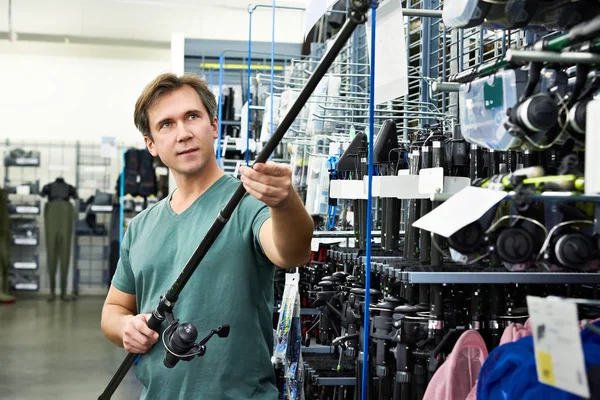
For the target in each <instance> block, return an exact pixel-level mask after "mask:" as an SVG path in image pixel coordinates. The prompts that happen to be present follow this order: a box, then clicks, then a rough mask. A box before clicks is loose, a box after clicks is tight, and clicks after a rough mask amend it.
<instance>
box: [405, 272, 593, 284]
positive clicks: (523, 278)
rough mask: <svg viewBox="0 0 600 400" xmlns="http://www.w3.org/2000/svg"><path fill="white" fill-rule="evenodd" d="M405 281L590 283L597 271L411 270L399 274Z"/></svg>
mask: <svg viewBox="0 0 600 400" xmlns="http://www.w3.org/2000/svg"><path fill="white" fill-rule="evenodd" d="M400 275H401V279H402V281H404V282H406V283H413V284H417V283H426V284H444V283H447V284H512V283H521V284H586V283H587V284H591V283H600V274H599V273H570V272H508V271H507V272H412V271H405V272H402V273H401V274H400Z"/></svg>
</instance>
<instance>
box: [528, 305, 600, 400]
mask: <svg viewBox="0 0 600 400" xmlns="http://www.w3.org/2000/svg"><path fill="white" fill-rule="evenodd" d="M527 308H528V309H529V315H530V322H531V328H532V332H533V346H534V350H535V365H536V369H537V375H538V380H539V381H540V382H542V383H545V384H546V385H550V386H554V387H556V388H558V389H562V390H565V391H567V392H569V393H573V394H576V395H578V396H581V397H584V398H589V397H590V390H589V386H588V381H587V375H586V370H585V363H584V358H583V348H582V346H581V337H580V331H579V321H578V319H577V305H576V304H575V303H572V302H569V301H566V300H563V299H560V298H556V297H548V298H541V297H534V296H527Z"/></svg>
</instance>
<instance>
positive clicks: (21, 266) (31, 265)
mask: <svg viewBox="0 0 600 400" xmlns="http://www.w3.org/2000/svg"><path fill="white" fill-rule="evenodd" d="M13 267H14V268H15V269H37V264H36V263H34V262H16V263H14V264H13Z"/></svg>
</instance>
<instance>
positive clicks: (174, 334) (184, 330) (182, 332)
mask: <svg viewBox="0 0 600 400" xmlns="http://www.w3.org/2000/svg"><path fill="white" fill-rule="evenodd" d="M371 6H372V1H371V0H351V1H350V10H349V15H348V18H347V19H346V22H345V23H344V25H343V26H342V28H341V30H340V31H339V33H338V35H337V37H336V39H335V40H334V41H333V44H332V46H331V48H330V49H329V50H328V51H327V53H325V55H324V56H323V58H322V60H321V62H320V63H319V64H318V65H317V67H316V69H315V71H314V72H313V73H312V75H311V76H310V78H309V79H308V81H307V82H306V85H305V86H304V88H303V89H302V91H301V92H300V94H299V95H298V98H297V99H296V101H295V102H294V104H293V105H292V107H291V108H290V111H289V112H288V113H287V114H286V116H285V117H284V118H283V120H282V121H281V123H280V124H279V126H278V127H277V130H276V131H275V132H274V133H273V136H271V138H270V139H269V141H268V142H267V143H266V144H265V147H264V148H263V150H262V151H261V152H260V153H259V154H258V156H257V157H256V160H255V161H254V164H256V163H264V162H266V161H267V160H268V159H269V157H270V156H271V154H272V153H273V151H275V149H276V148H277V146H278V145H279V143H280V142H281V140H282V139H283V136H284V135H285V133H286V132H287V131H288V129H289V128H290V126H291V125H292V123H293V122H294V120H295V119H296V117H297V116H298V115H299V114H300V111H301V110H302V108H303V107H304V105H305V104H306V102H307V101H308V99H309V98H310V96H311V94H312V93H313V91H314V90H315V88H316V87H317V85H318V84H319V82H320V81H321V79H322V78H323V76H325V74H326V73H327V70H328V69H329V67H330V66H331V65H332V64H333V62H334V60H335V59H336V58H337V56H338V55H339V53H340V52H341V50H342V48H343V47H344V45H345V44H346V42H347V41H348V40H349V39H350V37H351V36H352V33H354V31H355V30H356V28H357V27H358V26H359V25H361V24H364V23H365V22H366V21H367V12H368V11H369V9H370V8H371ZM245 194H246V189H245V188H244V186H243V184H241V183H240V185H239V186H238V188H237V189H236V191H235V192H234V193H233V195H232V196H231V198H230V199H229V201H228V202H227V204H226V205H225V207H223V209H222V210H221V211H220V212H219V214H218V216H217V218H216V219H215V220H214V222H213V223H212V225H211V226H210V228H209V230H208V232H207V233H206V236H205V237H204V238H203V239H202V241H201V242H200V244H199V245H198V247H197V248H196V250H195V251H194V253H193V254H192V256H191V257H190V259H189V260H188V262H187V263H186V265H185V267H184V268H183V270H182V271H181V273H180V274H179V276H178V277H177V280H176V281H175V282H174V283H173V285H172V286H171V288H170V289H169V290H168V291H167V293H166V294H165V295H164V296H161V298H160V301H159V303H158V305H157V306H156V308H155V309H154V311H153V312H152V315H151V317H150V318H149V319H148V327H149V328H150V329H152V330H153V331H155V332H158V331H159V330H160V327H161V325H162V323H163V322H164V321H165V320H167V322H168V324H169V325H168V328H167V329H169V330H171V337H170V339H169V345H167V346H168V347H173V348H172V349H169V348H167V349H166V351H167V354H168V358H169V359H170V360H171V361H170V362H169V363H166V364H169V365H173V362H174V361H178V360H179V359H181V360H184V361H189V360H191V359H192V358H194V356H196V355H197V356H202V355H203V354H204V351H203V350H204V346H205V343H206V342H207V341H208V339H209V338H210V337H211V336H213V335H214V334H217V335H218V336H219V337H227V336H228V334H229V326H227V325H224V326H221V327H219V328H217V329H215V330H213V331H211V333H210V334H209V335H208V336H207V337H206V338H204V339H203V340H202V341H201V342H200V343H199V344H196V343H194V342H195V340H196V337H197V331H196V329H195V327H193V325H191V324H181V325H179V327H177V325H178V322H177V320H175V319H174V317H173V308H174V307H175V303H176V302H177V300H178V298H179V295H180V294H181V291H182V290H183V288H184V287H185V285H186V284H187V282H188V281H189V279H190V278H191V277H192V275H193V274H194V272H195V271H196V269H197V268H198V265H199V264H200V263H201V262H202V260H203V259H204V257H205V256H206V253H207V252H208V250H209V249H210V248H211V246H212V245H213V243H214V242H215V240H216V239H217V237H218V236H219V234H220V233H221V231H222V230H223V227H225V225H226V224H227V222H228V221H229V218H230V217H231V215H232V213H233V211H234V210H235V208H236V207H237V206H238V204H239V203H240V202H241V201H242V198H243V197H244V195H245ZM165 344H166V343H165ZM173 350H175V351H173ZM137 356H138V354H137V353H128V354H127V356H126V357H125V359H124V360H123V362H122V363H121V366H120V367H119V369H118V370H117V372H116V373H115V374H114V376H113V377H112V379H111V381H110V382H109V384H108V386H107V387H106V389H105V390H104V392H103V393H102V394H101V395H100V397H98V400H109V399H110V398H111V396H112V394H113V393H114V392H115V391H116V390H117V388H118V387H119V384H120V383H121V381H122V380H123V378H124V377H125V375H126V374H127V372H128V371H129V369H130V368H131V366H132V365H133V363H134V361H135V359H136V358H137ZM173 358H174V359H173Z"/></svg>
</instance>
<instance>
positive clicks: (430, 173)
mask: <svg viewBox="0 0 600 400" xmlns="http://www.w3.org/2000/svg"><path fill="white" fill-rule="evenodd" d="M443 191H444V168H423V169H421V170H419V193H421V194H428V195H430V194H432V193H437V192H440V193H441V192H443Z"/></svg>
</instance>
